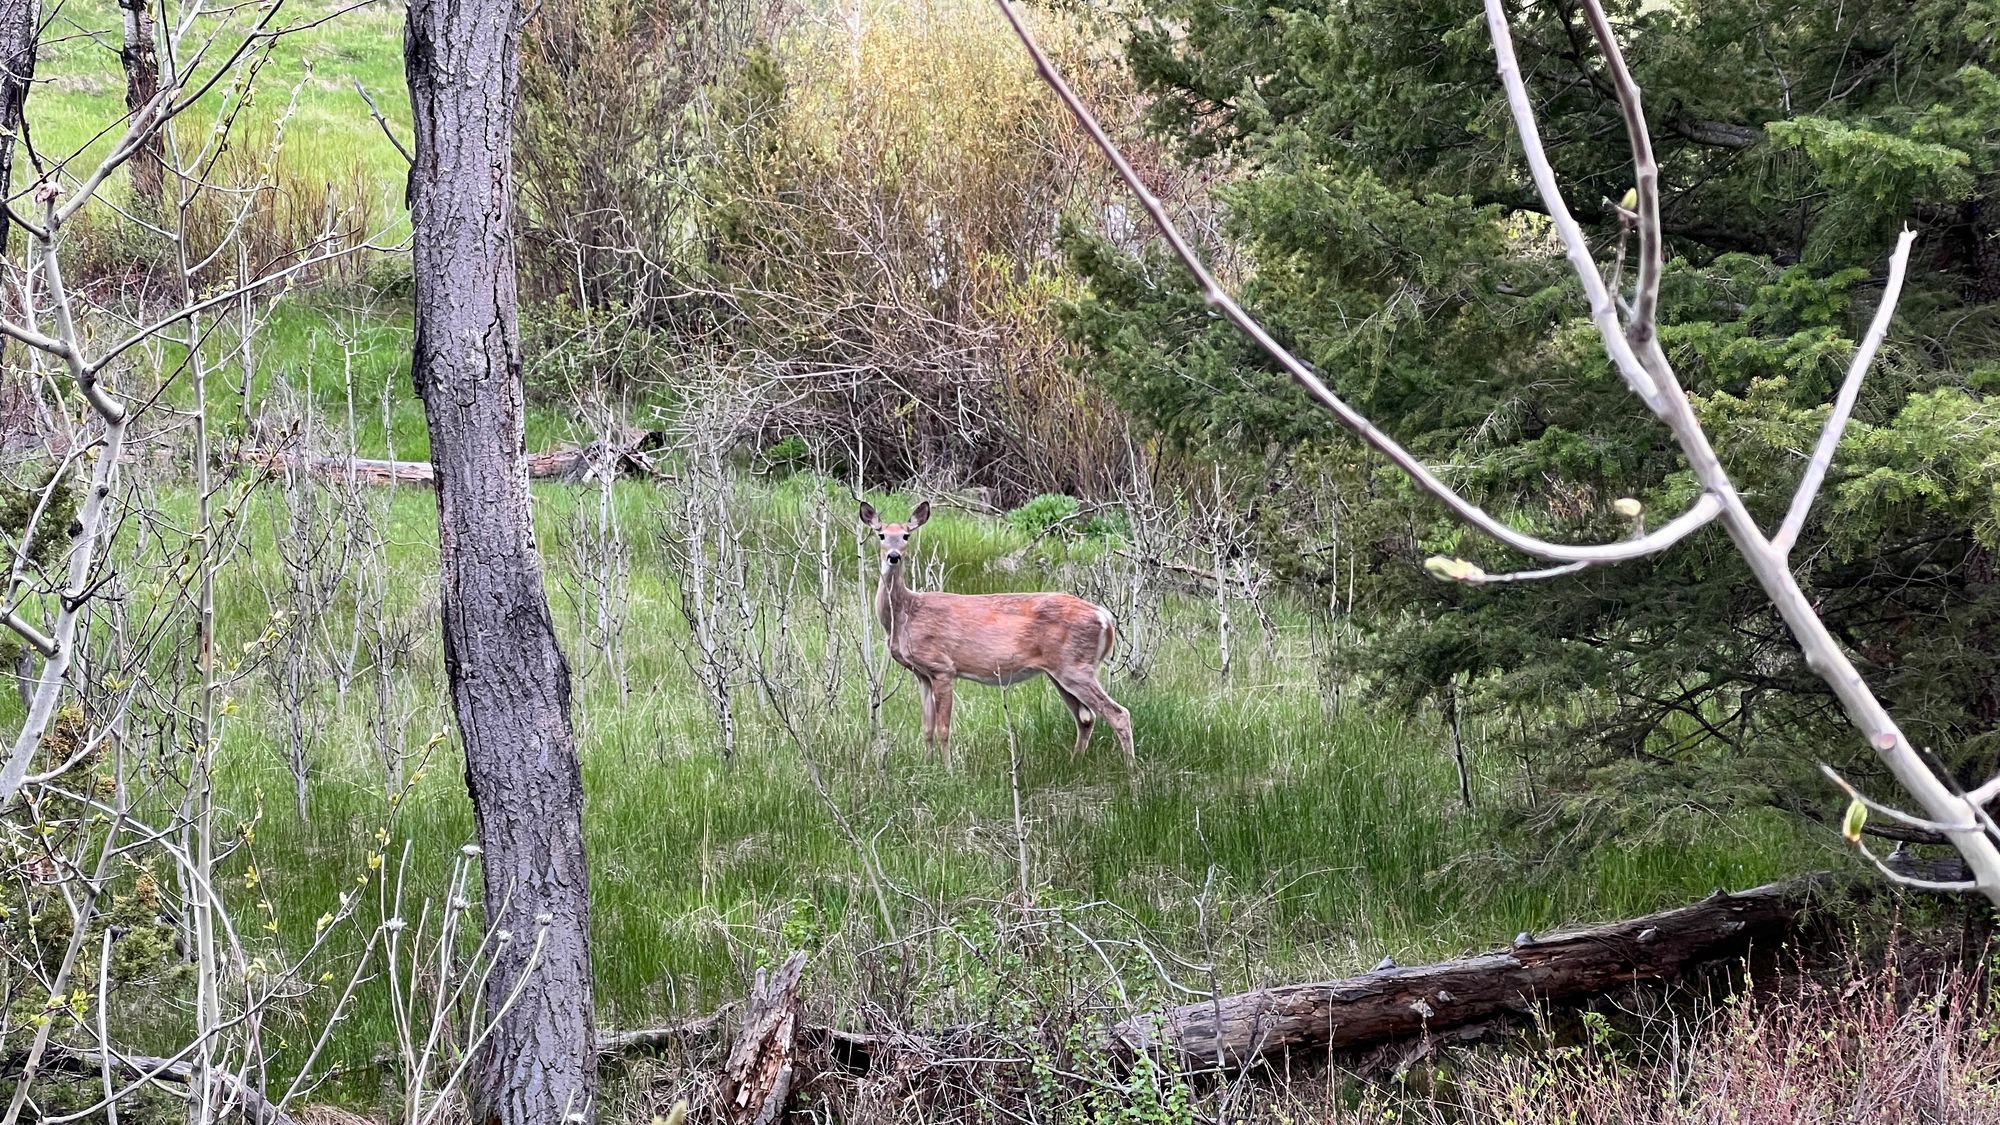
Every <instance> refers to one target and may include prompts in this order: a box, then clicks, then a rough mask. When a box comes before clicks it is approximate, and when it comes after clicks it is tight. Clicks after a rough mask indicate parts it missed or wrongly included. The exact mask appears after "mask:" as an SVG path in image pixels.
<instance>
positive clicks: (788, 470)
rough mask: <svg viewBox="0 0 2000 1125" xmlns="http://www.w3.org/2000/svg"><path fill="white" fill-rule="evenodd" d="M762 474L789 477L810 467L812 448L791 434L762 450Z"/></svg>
mask: <svg viewBox="0 0 2000 1125" xmlns="http://www.w3.org/2000/svg"><path fill="white" fill-rule="evenodd" d="M763 461H764V472H766V473H768V474H770V475H771V476H779V477H789V476H794V475H796V474H798V473H802V472H804V471H806V470H807V469H810V468H811V467H812V447H811V446H809V445H807V444H806V439H804V438H802V437H800V436H798V435H797V434H793V435H792V436H790V437H788V438H785V439H784V440H783V441H779V442H776V443H774V444H773V445H771V446H770V447H768V448H766V449H765V450H764V457H763Z"/></svg>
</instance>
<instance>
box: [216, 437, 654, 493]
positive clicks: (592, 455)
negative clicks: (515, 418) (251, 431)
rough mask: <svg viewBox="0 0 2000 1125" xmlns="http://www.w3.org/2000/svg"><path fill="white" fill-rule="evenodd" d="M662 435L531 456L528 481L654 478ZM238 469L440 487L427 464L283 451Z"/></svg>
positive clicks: (254, 457) (259, 454) (256, 455)
mask: <svg viewBox="0 0 2000 1125" xmlns="http://www.w3.org/2000/svg"><path fill="white" fill-rule="evenodd" d="M664 440H665V439H664V435H662V434H661V433H660V432H658V431H634V432H633V433H630V434H625V435H622V436H621V437H620V439H619V441H618V442H616V443H613V444H611V445H607V444H606V443H605V442H603V441H594V442H592V443H590V444H589V445H586V446H582V447H576V446H564V447H563V448H560V449H551V450H548V451H546V452H543V453H531V454H529V455H528V476H529V478H530V479H533V480H565V481H571V482H582V481H589V480H595V479H597V478H598V477H599V476H600V475H602V474H604V473H606V472H609V473H613V474H616V475H620V476H653V475H656V474H657V472H658V469H657V468H656V467H655V466H654V464H653V459H652V457H651V454H652V453H653V451H655V450H657V449H659V448H660V447H661V445H662V444H664ZM236 460H237V463H238V464H241V465H245V466H248V467H250V468H253V469H262V470H264V471H266V472H270V473H285V472H291V471H293V470H295V469H304V470H305V471H307V472H310V473H312V474H314V475H316V476H321V477H328V478H331V479H334V480H347V479H350V478H351V479H353V480H355V481H356V482H358V483H360V484H367V485H392V484H418V485H424V486H426V487H432V486H435V485H436V484H437V475H436V470H435V469H434V468H432V466H431V463H430V462H429V461H388V460H383V459H381V458H377V457H308V456H305V455H303V454H299V453H288V452H284V451H281V450H260V449H251V450H245V451H244V452H243V453H241V454H239V455H238V456H237V458H236Z"/></svg>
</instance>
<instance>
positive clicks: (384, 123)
mask: <svg viewBox="0 0 2000 1125" xmlns="http://www.w3.org/2000/svg"><path fill="white" fill-rule="evenodd" d="M354 92H355V93H357V94H360V95H361V100H362V101H364V102H367V103H368V113H369V114H370V115H371V116H372V117H374V118H375V124H377V125H380V126H381V127H382V135H383V136H385V137H387V138H389V143H390V144H392V145H395V146H396V151H397V152H400V153H402V154H403V163H405V164H415V163H416V162H417V158H416V157H414V156H411V155H410V150H409V148H408V147H407V146H405V145H404V144H403V141H402V138H400V137H398V136H396V131H395V130H394V129H391V128H389V119H388V118H386V117H384V116H382V109H381V107H380V106H377V105H376V104H375V99H374V98H373V97H371V96H370V95H369V93H368V87H366V86H363V85H362V84H361V79H359V78H356V79H355V80H354Z"/></svg>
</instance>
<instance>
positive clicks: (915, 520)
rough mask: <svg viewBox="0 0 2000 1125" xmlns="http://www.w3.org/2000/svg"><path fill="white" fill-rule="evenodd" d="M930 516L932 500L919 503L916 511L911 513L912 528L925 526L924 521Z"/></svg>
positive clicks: (912, 529)
mask: <svg viewBox="0 0 2000 1125" xmlns="http://www.w3.org/2000/svg"><path fill="white" fill-rule="evenodd" d="M929 518H931V502H930V501H928V500H926V501H924V502H923V503H921V504H919V505H917V510H916V511H914V512H911V513H910V530H911V531H915V530H916V529H918V528H920V527H922V526H924V521H925V520H927V519H929Z"/></svg>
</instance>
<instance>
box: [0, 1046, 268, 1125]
mask: <svg viewBox="0 0 2000 1125" xmlns="http://www.w3.org/2000/svg"><path fill="white" fill-rule="evenodd" d="M27 1058H28V1056H27V1052H25V1051H22V1052H17V1053H15V1054H12V1055H8V1056H5V1057H4V1058H0V1072H4V1073H7V1074H10V1075H15V1076H18V1075H21V1074H22V1073H24V1072H25V1070H26V1066H27ZM40 1069H41V1070H42V1071H43V1072H45V1073H61V1074H66V1075H68V1076H70V1077H72V1078H80V1079H84V1080H95V1079H97V1078H99V1077H100V1076H101V1075H102V1074H103V1073H104V1071H105V1070H106V1069H109V1070H110V1071H111V1072H112V1073H114V1074H117V1075H119V1076H121V1077H122V1078H123V1079H124V1080H126V1081H127V1082H132V1083H136V1084H139V1085H150V1084H153V1083H156V1082H179V1083H184V1084H186V1085H188V1086H190V1087H192V1086H193V1084H194V1082H195V1081H196V1069H197V1068H196V1066H195V1064H194V1063H193V1062H192V1061H190V1060H187V1059H164V1058H157V1057H154V1056H152V1055H128V1054H125V1053H124V1052H122V1051H116V1050H114V1051H112V1052H110V1053H109V1055H107V1054H105V1053H104V1052H102V1051H97V1050H89V1049H83V1048H76V1047H65V1046H56V1045H51V1046H50V1048H49V1050H48V1053H47V1054H45V1055H44V1056H43V1057H42V1058H41V1059H40ZM208 1082H209V1085H210V1086H211V1087H212V1088H213V1104H212V1108H213V1110H214V1111H215V1119H216V1120H218V1121H223V1120H230V1119H232V1118H236V1119H240V1120H243V1121H247V1122H249V1123H250V1125H300V1123H299V1119H298V1118H296V1117H293V1116H292V1115H291V1114H288V1113H286V1112H284V1111H283V1110H280V1109H279V1108H278V1107H277V1106H275V1105H272V1104H271V1102H270V1101H269V1100H268V1099H266V1098H265V1097H264V1095H263V1094H262V1093H261V1092H259V1091H258V1090H257V1088H256V1087H255V1086H252V1085H251V1084H249V1083H247V1082H245V1081H243V1080H242V1079H241V1078H239V1077H238V1076H236V1075H234V1074H231V1073H228V1072H226V1071H221V1070H211V1071H209V1072H208ZM177 1093H181V1096H183V1097H186V1098H187V1099H188V1100H189V1101H190V1102H192V1101H193V1100H194V1093H193V1091H192V1089H190V1090H188V1091H186V1092H179V1091H177ZM239 1114H240V1117H239ZM30 1120H33V1119H32V1118H31V1119H30Z"/></svg>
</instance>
